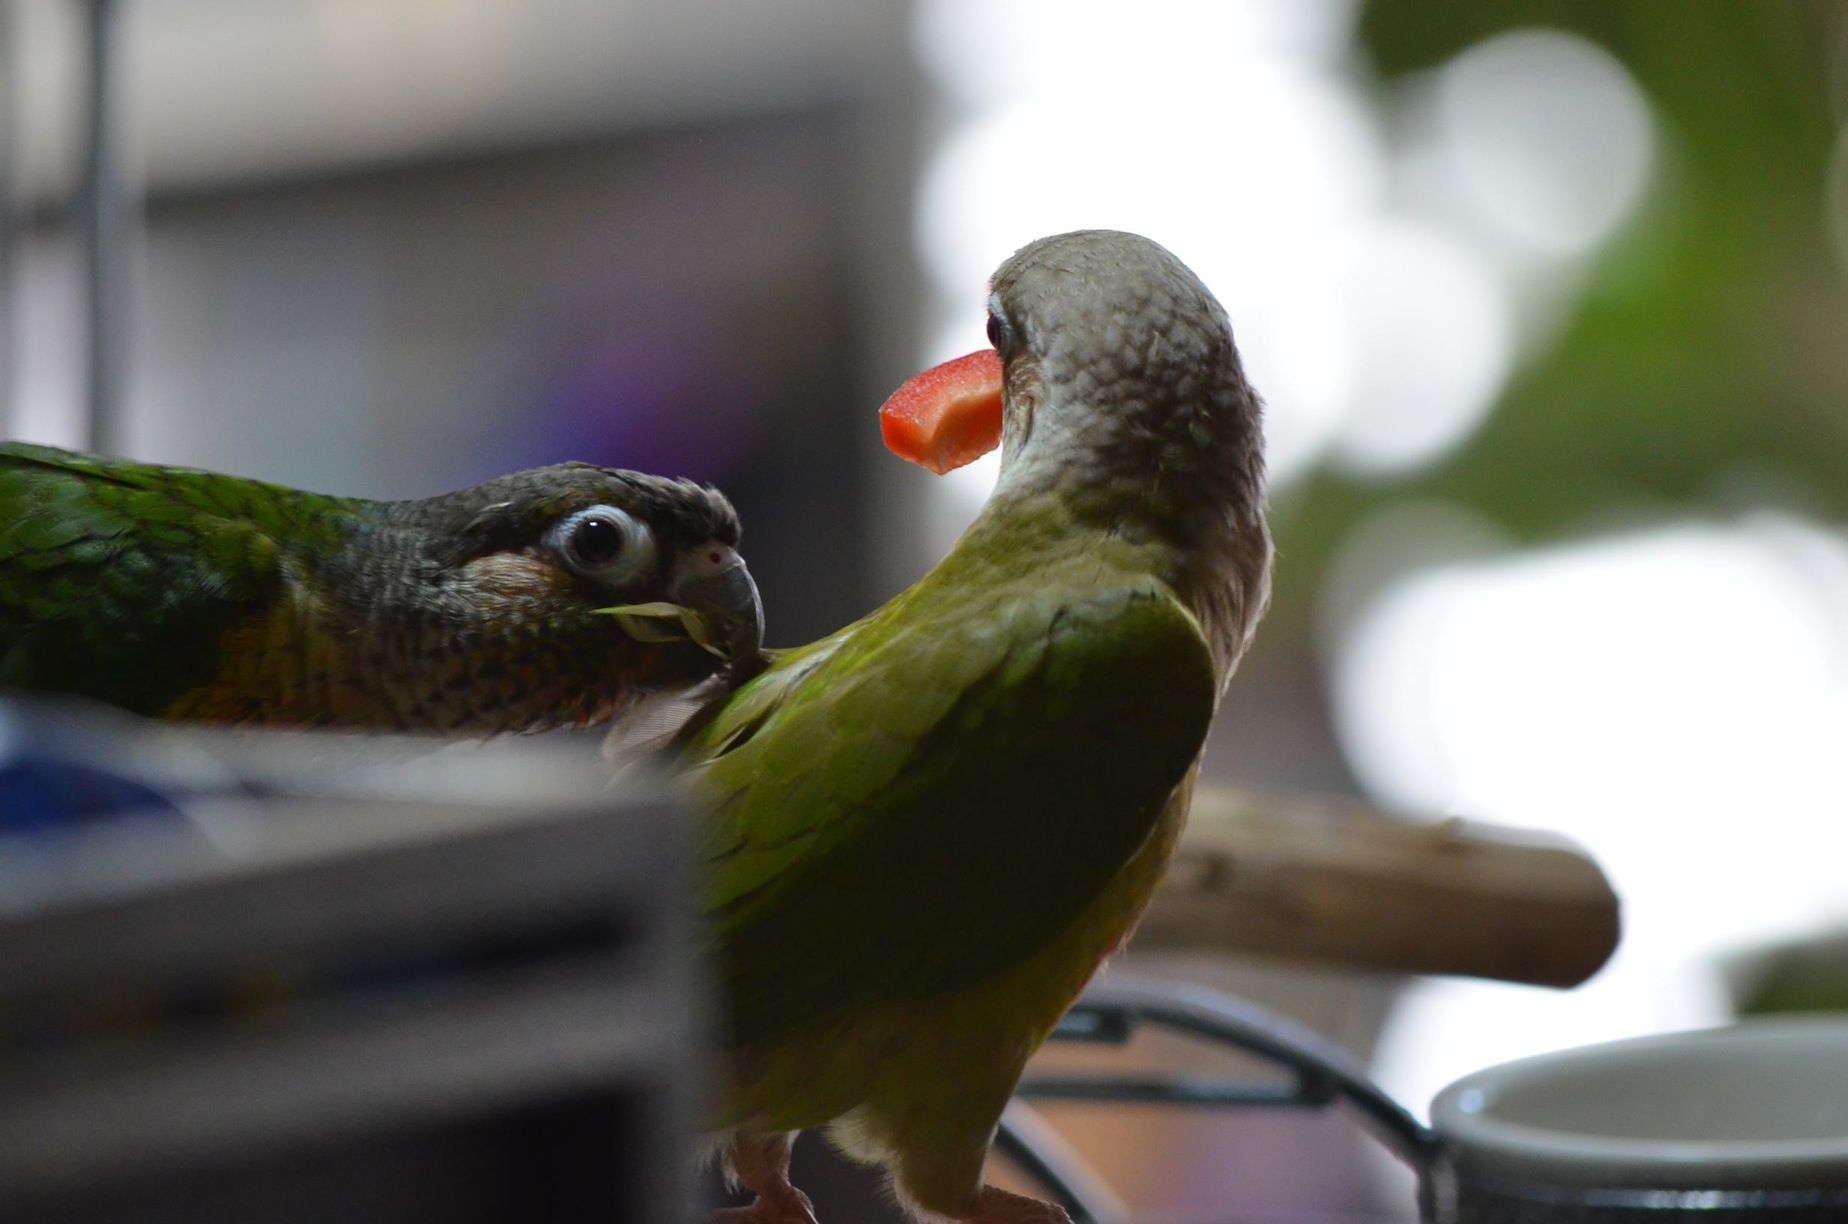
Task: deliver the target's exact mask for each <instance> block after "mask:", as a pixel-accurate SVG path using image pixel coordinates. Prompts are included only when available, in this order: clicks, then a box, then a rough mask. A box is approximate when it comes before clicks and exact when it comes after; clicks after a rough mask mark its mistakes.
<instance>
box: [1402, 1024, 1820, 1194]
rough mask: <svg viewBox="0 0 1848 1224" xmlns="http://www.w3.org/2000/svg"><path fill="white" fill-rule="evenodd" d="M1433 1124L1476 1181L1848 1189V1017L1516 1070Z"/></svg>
mask: <svg viewBox="0 0 1848 1224" xmlns="http://www.w3.org/2000/svg"><path fill="white" fill-rule="evenodd" d="M1431 1122H1432V1126H1433V1128H1434V1129H1435V1130H1436V1131H1437V1133H1438V1135H1439V1136H1440V1137H1441V1138H1442V1140H1443V1142H1444V1146H1445V1149H1446V1153H1447V1156H1448V1158H1449V1160H1450V1162H1451V1164H1452V1167H1453V1168H1454V1170H1455V1171H1456V1173H1457V1175H1458V1177H1459V1179H1460V1180H1463V1181H1471V1180H1477V1179H1485V1180H1488V1181H1490V1182H1493V1183H1496V1184H1501V1185H1524V1186H1529V1187H1533V1186H1543V1187H1552V1188H1557V1189H1559V1190H1561V1191H1569V1190H1572V1189H1574V1188H1581V1189H1582V1188H1611V1187H1627V1188H1654V1189H1664V1190H1729V1189H1742V1188H1743V1189H1787V1188H1794V1189H1810V1190H1814V1189H1828V1190H1833V1189H1838V1188H1844V1187H1848V1018H1840V1017H1834V1016H1805V1017H1791V1018H1783V1019H1767V1020H1754V1021H1748V1022H1746V1023H1742V1024H1736V1025H1732V1026H1729V1027H1726V1028H1718V1029H1706V1030H1701V1031H1697V1032H1689V1033H1675V1034H1670V1035H1667V1036H1661V1037H1643V1038H1638V1039H1635V1040H1631V1041H1616V1042H1610V1043H1608V1044H1605V1045H1595V1046H1585V1047H1582V1048H1580V1049H1574V1050H1566V1051H1562V1052H1560V1053H1557V1054H1545V1055H1541V1056H1539V1057H1536V1058H1525V1059H1521V1060H1519V1061H1517V1062H1511V1063H1504V1064H1502V1065H1501V1066H1497V1067H1490V1068H1488V1069H1487V1070H1484V1071H1478V1072H1476V1073H1475V1074H1473V1075H1468V1076H1465V1077H1464V1078H1462V1079H1460V1080H1458V1081H1457V1082H1456V1083H1454V1084H1452V1085H1450V1086H1449V1087H1448V1088H1446V1089H1444V1090H1443V1091H1442V1092H1441V1093H1439V1094H1438V1095H1437V1098H1436V1099H1435V1100H1434V1101H1433V1102H1432V1104H1431ZM1831 1199H1833V1196H1831Z"/></svg>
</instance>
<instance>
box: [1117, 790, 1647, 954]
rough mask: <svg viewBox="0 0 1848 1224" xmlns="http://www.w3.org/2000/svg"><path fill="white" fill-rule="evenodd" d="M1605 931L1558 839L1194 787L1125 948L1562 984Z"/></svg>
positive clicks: (1584, 859) (1597, 880)
mask: <svg viewBox="0 0 1848 1224" xmlns="http://www.w3.org/2000/svg"><path fill="white" fill-rule="evenodd" d="M1618 931H1619V923H1618V905H1617V897H1616V894H1615V893H1613V892H1612V891H1611V886H1610V882H1609V881H1608V880H1606V879H1605V877H1604V873H1603V872H1602V871H1601V870H1599V868H1598V865H1597V864H1596V863H1594V862H1593V861H1592V860H1591V858H1590V857H1589V856H1588V855H1586V854H1585V852H1584V851H1582V850H1580V849H1578V848H1577V847H1575V846H1573V845H1572V844H1571V843H1569V842H1568V841H1566V840H1565V839H1564V838H1560V837H1557V836H1553V835H1550V834H1545V833H1536V832H1523V831H1517V830H1511V829H1502V828H1496V827H1493V826H1488V825H1478V824H1471V823H1466V822H1464V821H1460V820H1448V821H1443V822H1439V823H1436V824H1418V823H1414V822H1412V821H1409V820H1405V819H1402V818H1399V817H1395V816H1392V815H1388V814H1387V813H1384V812H1381V811H1379V810H1378V809H1375V808H1371V807H1368V806H1366V805H1364V804H1361V803H1358V802H1347V801H1340V800H1324V799H1306V798H1302V797H1294V796H1292V797H1284V796H1267V795H1258V794H1254V793H1250V792H1245V791H1238V790H1231V789H1227V788H1222V787H1208V786H1202V787H1201V788H1200V790H1199V791H1198V793H1196V794H1195V796H1194V803H1193V816H1192V819H1191V820H1190V822H1189V826H1188V830H1187V833H1186V835H1185V836H1184V837H1183V838H1182V840H1181V845H1180V849H1179V851H1178V852H1177V854H1176V856H1175V861H1174V865H1173V866H1172V867H1171V868H1170V869H1169V872H1168V876H1167V879H1166V880H1165V881H1164V882H1163V885H1162V887H1161V889H1160V890H1159V891H1158V892H1157V893H1156V894H1155V900H1154V902H1153V904H1152V905H1151V906H1150V907H1149V912H1148V915H1147V917H1146V918H1144V919H1143V922H1142V926H1141V928H1140V929H1139V930H1138V931H1137V933H1136V939H1135V947H1136V948H1138V949H1141V950H1151V951H1152V950H1175V951H1179V950H1187V951H1204V950H1210V951H1219V952H1232V953H1241V954H1251V955H1258V956H1265V957H1274V958H1279V959H1284V960H1290V961H1296V962H1309V963H1312V964H1316V965H1325V966H1338V967H1341V968H1350V969H1370V970H1378V971H1382V972H1391V973H1436V974H1459V975H1463V976H1468V977H1484V978H1496V979H1499V980H1501V981H1507V982H1526V983H1531V984H1534V985H1543V986H1575V985H1577V984H1578V983H1580V982H1582V981H1584V980H1585V979H1586V978H1588V977H1590V976H1591V975H1592V974H1593V973H1595V972H1597V970H1598V969H1599V968H1600V967H1601V966H1602V965H1603V964H1604V962H1605V961H1606V960H1607V959H1608V958H1609V957H1610V954H1611V952H1612V951H1613V950H1615V948H1616V946H1617V939H1618Z"/></svg>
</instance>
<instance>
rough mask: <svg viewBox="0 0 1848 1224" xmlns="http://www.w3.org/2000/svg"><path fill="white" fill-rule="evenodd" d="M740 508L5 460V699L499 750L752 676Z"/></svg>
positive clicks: (544, 477)
mask: <svg viewBox="0 0 1848 1224" xmlns="http://www.w3.org/2000/svg"><path fill="white" fill-rule="evenodd" d="M738 541H739V525H738V516H737V515H736V513H735V512H734V511H733V510H732V507H731V505H730V503H729V502H727V501H726V500H725V498H724V497H723V496H722V495H721V494H719V493H718V492H717V491H716V490H714V489H710V488H706V487H702V486H700V485H696V484H693V483H691V482H688V481H680V480H669V479H665V478H662V477H657V476H648V475H642V474H638V473H634V472H623V471H617V470H614V469H610V468H601V467H595V466H592V465H590V464H584V463H569V464H561V465H558V466H555V467H548V468H539V469H535V470H533V471H527V472H520V473H516V474H514V475H511V476H504V477H501V478H499V479H497V480H491V481H488V482H487V483H485V484H481V485H477V486H475V487H473V488H469V489H463V490H461V491H459V492H455V493H449V494H445V495H443V496H440V497H432V498H427V499H424V500H421V501H399V502H377V501H366V500H362V499H358V498H346V497H330V496H324V495H321V494H315V493H304V492H301V491H298V490H295V489H288V488H283V487H281V486H278V485H272V484H265V483H262V482H259V481H254V480H245V479H241V478H238V477H234V476H224V475H219V474H216V473H212V472H203V471H195V470H192V469H188V468H173V467H157V466H153V465H149V464H140V463H129V462H125V461H121V460H115V459H105V458H99V457H97V456H92V455H81V454H76V453H73V452H69V451H62V450H54V449H52V448H51V447H45V446H33V445H28V444H24V443H9V444H6V445H0V689H12V690H20V691H27V692H39V693H63V694H72V695H77V696H83V697H89V698H93V699H96V700H100V701H105V702H109V703H111V704H113V705H117V706H121V707H123V708H125V709H127V710H130V711H133V712H135V713H139V714H144V715H148V716H152V717H164V718H185V719H202V720H208V721H213V722H223V723H262V724H273V725H286V726H338V727H355V728H358V727H363V728H374V729H392V730H411V731H442V732H457V733H466V734H489V733H493V732H502V731H538V730H544V729H546V728H549V727H558V726H566V725H573V724H584V723H596V722H602V721H604V720H607V719H609V718H611V717H613V716H614V715H616V714H618V713H619V712H621V711H622V710H623V709H624V708H625V707H627V706H628V705H629V704H630V703H632V702H634V701H636V700H637V699H638V698H640V697H643V696H646V695H649V694H652V693H656V692H660V691H664V690H675V689H681V688H691V687H696V686H698V685H700V684H701V683H702V682H704V681H708V680H710V679H712V678H714V677H717V676H720V675H726V676H730V675H733V674H736V675H743V674H745V672H746V670H747V669H749V668H750V667H751V666H753V664H754V661H755V659H756V657H757V653H758V646H759V643H760V640H761V635H762V611H761V608H760V606H759V604H758V598H757V590H756V587H755V585H754V584H753V583H752V581H751V577H750V574H749V572H748V571H747V570H746V569H745V566H744V562H743V561H742V560H741V559H740V557H739V555H738V552H737V546H738Z"/></svg>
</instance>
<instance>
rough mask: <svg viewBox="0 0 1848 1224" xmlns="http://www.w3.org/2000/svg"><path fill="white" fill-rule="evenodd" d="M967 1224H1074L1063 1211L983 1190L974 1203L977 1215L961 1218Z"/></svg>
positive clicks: (986, 1189) (990, 1187)
mask: <svg viewBox="0 0 1848 1224" xmlns="http://www.w3.org/2000/svg"><path fill="white" fill-rule="evenodd" d="M962 1218H963V1219H964V1220H965V1221H967V1224H1072V1218H1071V1216H1069V1215H1067V1214H1065V1209H1064V1208H1063V1207H1057V1206H1054V1205H1053V1204H1051V1203H1044V1202H1041V1201H1040V1200H1039V1199H1034V1198H1027V1197H1026V1196H1025V1195H1021V1194H1009V1193H1008V1192H1007V1191H1006V1190H998V1189H996V1188H995V1187H993V1186H983V1187H982V1194H981V1197H980V1198H978V1199H976V1201H975V1214H974V1215H971V1216H964V1217H962Z"/></svg>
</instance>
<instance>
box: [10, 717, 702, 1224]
mask: <svg viewBox="0 0 1848 1224" xmlns="http://www.w3.org/2000/svg"><path fill="white" fill-rule="evenodd" d="M0 721H3V722H4V726H5V728H6V731H7V732H8V733H7V734H6V735H5V736H4V737H0V738H3V739H4V744H3V747H4V748H5V760H6V768H5V770H4V773H5V775H6V777H7V778H8V779H9V781H13V782H16V781H17V779H18V777H19V775H20V773H21V770H22V768H26V767H30V768H31V769H34V770H36V771H37V775H38V784H37V785H36V786H35V788H34V794H35V796H36V797H37V801H38V802H39V804H40V805H41V806H42V807H43V806H46V805H50V804H55V803H57V802H58V797H57V793H56V792H57V787H56V782H55V779H56V778H57V776H58V775H59V774H60V773H68V772H69V771H70V770H72V769H73V768H77V767H81V768H84V769H85V770H87V771H88V773H87V776H88V777H89V779H91V782H92V785H91V786H90V788H89V789H87V790H86V791H84V792H83V793H84V794H90V795H93V794H95V793H96V792H95V787H94V779H95V778H97V777H101V776H117V777H127V778H131V779H134V780H135V781H137V782H138V783H142V784H145V789H144V790H143V792H142V793H143V795H145V796H156V795H158V796H159V797H160V798H161V800H162V802H161V803H159V804H153V803H150V802H146V801H143V802H140V803H136V804H131V805H129V806H128V807H126V808H118V810H115V811H106V810H103V809H102V807H100V806H97V805H92V806H91V807H90V808H89V810H88V811H85V810H82V806H81V804H78V805H66V806H65V807H64V808H63V809H62V811H61V812H50V811H43V810H41V811H39V812H37V813H23V812H22V810H21V809H22V803H21V793H20V790H19V789H18V788H17V786H5V787H0V807H4V808H5V810H6V813H7V821H6V823H7V824H8V825H9V826H17V825H18V824H19V823H21V818H22V816H26V817H30V818H31V820H30V823H31V824H32V825H33V826H34V827H33V828H32V829H31V831H29V832H13V833H10V834H7V835H5V836H4V837H0V859H4V861H5V862H6V864H7V868H6V873H5V874H6V880H7V883H8V884H9V885H11V887H7V888H5V889H0V897H3V898H4V902H3V903H0V999H3V1000H4V1003H0V1214H4V1215H5V1217H6V1218H7V1219H9V1220H47V1221H49V1220H59V1221H78V1220H81V1221H97V1222H99V1224H100V1222H101V1221H114V1220H121V1221H127V1220H137V1221H146V1220H169V1219H171V1220H182V1219H184V1220H189V1221H197V1222H204V1221H216V1220H222V1221H226V1222H230V1221H246V1220H251V1219H265V1220H276V1221H287V1220H301V1221H308V1220H315V1221H323V1220H328V1219H341V1220H378V1221H386V1220H391V1221H412V1220H429V1221H439V1220H441V1221H469V1220H478V1221H501V1220H512V1219H536V1220H544V1219H551V1220H576V1219H585V1218H592V1217H594V1218H600V1219H610V1220H631V1221H635V1222H636V1224H656V1222H658V1221H663V1220H670V1219H678V1218H683V1217H685V1216H686V1215H687V1214H688V1213H689V1198H688V1196H689V1193H690V1190H689V1187H688V1185H687V1184H686V1177H685V1157H686V1152H687V1150H688V1146H689V1144H690V1142H691V1138H692V1126H693V1117H694V1110H695V1108H696V1104H695V1103H696V1101H697V1099H698V1095H699V1084H700V1079H699V1075H698V1065H697V1062H696V1061H695V1059H694V1058H693V1056H692V1051H693V1050H694V1049H695V1047H696V1044H697V1042H698V1041H699V1033H700V1030H701V1026H702V1024H703V1017H704V1014H705V1012H704V999H703V994H702V993H701V992H700V991H699V989H698V984H697V982H696V980H695V976H694V974H695V969H694V967H693V964H692V958H691V955H690V952H689V951H688V948H687V946H686V943H685V939H686V931H685V926H684V917H685V912H684V911H685V907H686V903H687V898H686V887H687V886H686V884H685V878H686V877H685V875H684V872H683V870H682V861H681V855H680V853H679V849H678V846H679V840H678V839H679V834H680V830H681V825H682V823H683V821H684V813H683V811H682V809H681V807H680V806H679V804H678V803H677V802H676V801H675V800H674V799H672V798H671V797H670V796H669V795H668V793H667V792H665V791H664V790H662V789H660V788H659V787H656V786H653V785H651V784H648V783H647V782H646V781H645V780H641V779H635V780H632V781H631V783H630V784H629V785H628V786H626V787H625V788H623V789H622V790H620V791H616V790H612V789H611V788H610V787H609V785H608V783H607V781H606V780H605V779H604V778H603V776H602V774H601V771H600V770H598V769H597V768H596V764H595V759H594V754H589V753H587V752H582V751H570V752H566V751H561V750H560V749H559V748H558V747H557V746H541V745H536V744H518V745H503V746H497V747H495V748H492V749H483V750H480V751H477V752H468V753H457V752H454V751H453V750H441V749H439V748H438V747H437V746H435V745H431V744H427V743H424V744H418V743H405V744H384V743H376V742H368V741H358V742H355V741H347V740H342V739H340V738H337V737H335V738H329V737H291V736H256V737H252V736H226V735H212V734H203V733H193V734H187V733H182V732H175V731H170V730H166V729H163V728H140V727H136V726H135V725H134V724H133V723H132V721H123V720H118V719H115V718H105V719H103V720H102V721H101V722H94V721H87V720H85V719H83V718H82V717H81V716H77V717H73V716H72V715H71V713H70V712H69V711H57V712H55V713H54V714H52V715H50V716H47V714H46V713H45V712H44V711H43V710H42V709H38V708H29V707H21V706H13V705H9V706H7V707H5V709H4V711H0ZM28 872H29V873H30V877H31V880H32V883H31V885H30V886H29V887H27V886H24V885H22V883H21V881H22V880H23V879H24V878H25V876H26V874H27V873H28Z"/></svg>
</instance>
